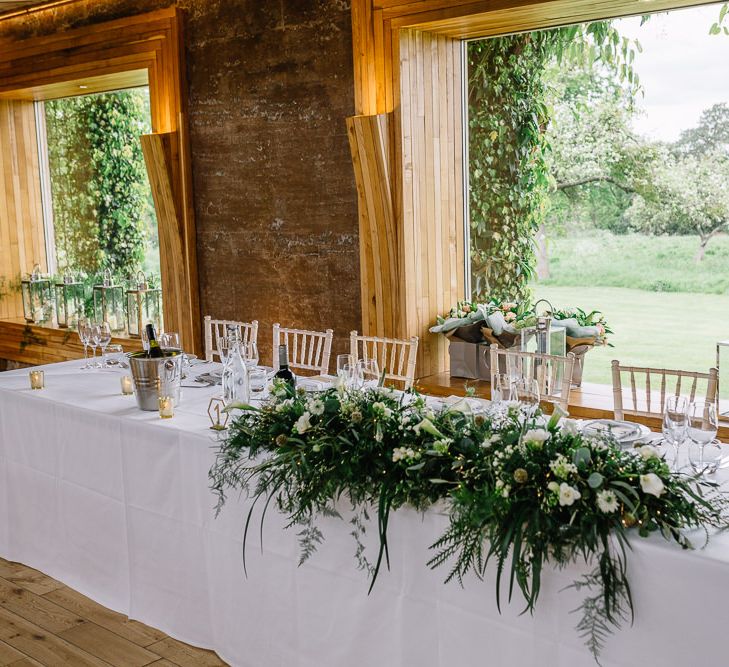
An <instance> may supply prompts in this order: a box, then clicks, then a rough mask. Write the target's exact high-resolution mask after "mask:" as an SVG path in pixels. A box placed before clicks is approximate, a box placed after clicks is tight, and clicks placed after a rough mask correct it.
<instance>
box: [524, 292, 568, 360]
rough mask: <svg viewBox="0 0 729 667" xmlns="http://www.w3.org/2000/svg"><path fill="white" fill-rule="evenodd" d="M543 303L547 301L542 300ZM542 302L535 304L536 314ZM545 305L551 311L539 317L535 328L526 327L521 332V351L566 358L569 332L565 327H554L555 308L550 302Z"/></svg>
mask: <svg viewBox="0 0 729 667" xmlns="http://www.w3.org/2000/svg"><path fill="white" fill-rule="evenodd" d="M541 301H545V300H544V299H541ZM541 301H537V303H536V304H534V311H535V312H536V310H537V304H539V303H541ZM545 303H547V305H548V306H549V310H548V311H547V312H546V313H544V314H542V315H537V321H536V323H535V324H534V326H531V327H524V328H523V329H522V330H521V351H522V352H537V353H539V354H553V355H555V356H559V357H564V356H565V355H566V354H567V331H566V329H565V328H564V327H552V317H551V314H552V312H553V308H552V306H551V304H549V302H548V301H545Z"/></svg>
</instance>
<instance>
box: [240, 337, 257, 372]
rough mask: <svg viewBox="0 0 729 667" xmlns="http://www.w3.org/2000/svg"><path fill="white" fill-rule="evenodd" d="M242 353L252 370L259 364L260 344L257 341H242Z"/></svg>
mask: <svg viewBox="0 0 729 667" xmlns="http://www.w3.org/2000/svg"><path fill="white" fill-rule="evenodd" d="M240 353H241V355H242V357H243V361H244V362H245V364H246V367H247V368H248V370H251V369H252V368H255V367H256V366H258V360H259V357H258V345H257V344H256V343H253V342H249V343H241V345H240Z"/></svg>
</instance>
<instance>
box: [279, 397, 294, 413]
mask: <svg viewBox="0 0 729 667" xmlns="http://www.w3.org/2000/svg"><path fill="white" fill-rule="evenodd" d="M293 403H294V401H293V399H292V398H287V399H286V400H285V401H281V402H280V403H279V404H278V405H277V406H276V412H283V411H284V410H285V409H286V408H288V407H290V406H291V405H293Z"/></svg>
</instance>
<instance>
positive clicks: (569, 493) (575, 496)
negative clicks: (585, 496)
mask: <svg viewBox="0 0 729 667" xmlns="http://www.w3.org/2000/svg"><path fill="white" fill-rule="evenodd" d="M581 497H582V494H581V493H580V492H579V491H578V490H577V489H576V488H575V487H574V486H570V485H569V484H567V482H562V483H561V484H560V485H559V504H560V505H562V506H565V505H572V503H574V502H575V500H579V499H580V498H581Z"/></svg>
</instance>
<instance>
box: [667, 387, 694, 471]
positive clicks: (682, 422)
mask: <svg viewBox="0 0 729 667" xmlns="http://www.w3.org/2000/svg"><path fill="white" fill-rule="evenodd" d="M687 412H688V401H687V400H686V397H685V396H669V397H668V398H667V399H666V405H665V407H664V409H663V423H662V425H661V432H662V433H663V437H664V438H665V439H666V441H667V442H668V443H669V444H670V445H671V446H672V447H673V455H674V462H675V466H676V468H678V453H679V449H678V447H679V445H680V444H681V443H682V442H683V441H684V440H685V439H686V429H687V428H688V416H687Z"/></svg>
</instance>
